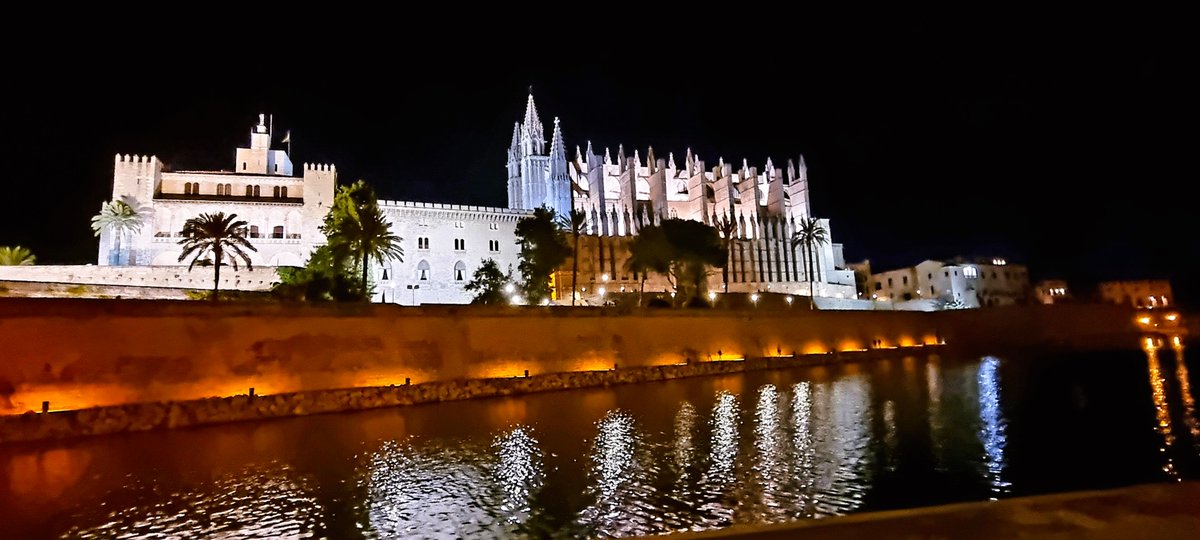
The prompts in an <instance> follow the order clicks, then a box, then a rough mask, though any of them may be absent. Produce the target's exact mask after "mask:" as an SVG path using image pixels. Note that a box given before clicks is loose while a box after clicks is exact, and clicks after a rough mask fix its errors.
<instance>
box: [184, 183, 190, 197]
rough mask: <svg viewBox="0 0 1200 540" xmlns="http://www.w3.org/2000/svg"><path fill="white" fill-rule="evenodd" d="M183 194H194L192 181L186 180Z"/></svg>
mask: <svg viewBox="0 0 1200 540" xmlns="http://www.w3.org/2000/svg"><path fill="white" fill-rule="evenodd" d="M183 194H184V195H191V194H192V183H191V182H184V183H183Z"/></svg>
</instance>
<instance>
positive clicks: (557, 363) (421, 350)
mask: <svg viewBox="0 0 1200 540" xmlns="http://www.w3.org/2000/svg"><path fill="white" fill-rule="evenodd" d="M1081 308H1086V309H1081ZM796 313H797V312H791V314H789V313H788V312H782V311H778V312H772V311H768V310H747V311H695V312H680V311H662V312H646V313H641V314H627V315H618V314H617V313H616V312H605V311H601V310H595V311H590V310H586V311H577V312H574V313H570V312H568V311H566V310H555V309H542V308H506V309H475V308H455V307H437V308H422V309H411V308H400V307H396V306H388V305H355V306H332V307H327V308H317V307H308V306H289V305H276V304H226V305H218V306H211V305H207V304H205V303H199V302H195V303H191V302H152V301H119V302H117V301H104V300H27V299H7V300H3V301H0V343H4V344H5V361H4V362H3V363H0V413H4V414H13V413H21V412H24V411H27V410H33V409H39V408H40V405H41V402H42V401H50V402H51V409H74V408H82V407H89V406H95V405H113V404H120V403H131V402H140V401H156V400H185V399H197V398H203V397H211V396H231V395H236V394H241V393H246V391H247V389H248V388H250V387H254V388H255V389H256V391H257V392H258V393H259V394H274V393H280V392H294V391H305V390H318V389H328V388H349V387H360V386H387V385H391V384H404V382H405V381H406V379H407V380H409V381H411V382H412V383H414V384H415V383H421V382H427V381H435V380H455V379H469V378H489V377H511V376H519V375H523V374H524V372H525V370H529V372H530V374H543V373H556V372H571V371H587V370H602V369H610V368H612V367H614V365H616V366H625V367H632V366H655V365H670V364H676V363H681V362H686V361H688V360H702V361H703V360H709V359H712V360H718V359H733V358H741V357H765V356H774V355H788V354H792V353H817V352H826V351H831V350H855V349H862V348H868V347H872V346H874V347H891V346H897V345H913V344H917V343H922V342H925V343H932V342H935V341H936V340H938V339H939V338H944V339H947V340H949V341H950V342H951V343H952V344H958V343H962V344H969V343H988V342H992V343H1012V344H1036V343H1046V342H1058V341H1062V342H1078V343H1080V344H1085V345H1090V346H1100V345H1104V344H1119V343H1124V341H1122V340H1124V339H1126V336H1130V337H1128V341H1129V343H1135V342H1134V341H1133V339H1134V338H1133V337H1132V335H1133V334H1132V333H1131V332H1133V331H1134V329H1133V328H1132V324H1133V323H1132V313H1131V312H1129V311H1128V310H1124V309H1121V308H1119V307H1115V306H1099V307H1097V306H1036V307H1031V308H1002V309H996V310H973V311H970V312H961V313H960V312H954V313H919V312H886V311H877V312H854V311H839V312H817V313H803V314H796Z"/></svg>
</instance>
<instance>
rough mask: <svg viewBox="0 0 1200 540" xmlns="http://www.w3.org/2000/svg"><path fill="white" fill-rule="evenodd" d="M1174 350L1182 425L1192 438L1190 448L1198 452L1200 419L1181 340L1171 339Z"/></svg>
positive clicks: (1199, 447)
mask: <svg viewBox="0 0 1200 540" xmlns="http://www.w3.org/2000/svg"><path fill="white" fill-rule="evenodd" d="M1172 344H1173V348H1174V349H1175V379H1176V380H1178V381H1179V394H1180V399H1181V400H1182V401H1183V423H1184V424H1185V425H1187V427H1188V433H1190V434H1191V436H1192V447H1193V448H1195V449H1196V450H1200V419H1198V418H1197V417H1196V398H1195V396H1194V395H1193V394H1192V383H1191V377H1189V376H1188V368H1187V363H1186V362H1185V359H1184V356H1183V343H1182V340H1181V339H1179V337H1178V336H1176V337H1175V338H1174V339H1172Z"/></svg>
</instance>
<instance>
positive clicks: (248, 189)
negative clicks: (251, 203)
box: [246, 186, 254, 197]
mask: <svg viewBox="0 0 1200 540" xmlns="http://www.w3.org/2000/svg"><path fill="white" fill-rule="evenodd" d="M246 196H247V197H253V196H254V186H246Z"/></svg>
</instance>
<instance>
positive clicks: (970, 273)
mask: <svg viewBox="0 0 1200 540" xmlns="http://www.w3.org/2000/svg"><path fill="white" fill-rule="evenodd" d="M963 277H968V278H977V277H979V269H977V268H975V267H974V266H967V267H964V268H963Z"/></svg>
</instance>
